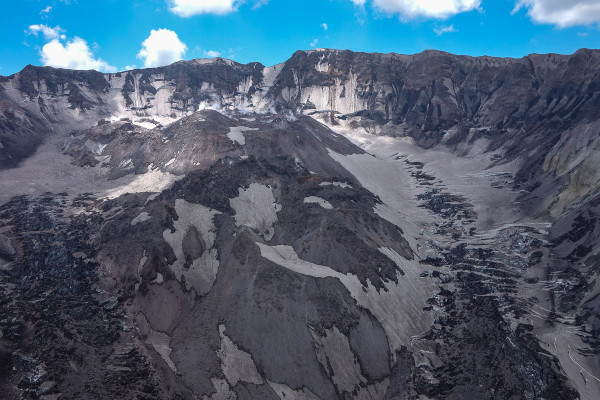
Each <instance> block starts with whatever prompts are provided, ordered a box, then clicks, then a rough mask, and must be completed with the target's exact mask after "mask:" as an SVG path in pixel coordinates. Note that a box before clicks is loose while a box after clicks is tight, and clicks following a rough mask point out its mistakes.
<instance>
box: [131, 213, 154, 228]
mask: <svg viewBox="0 0 600 400" xmlns="http://www.w3.org/2000/svg"><path fill="white" fill-rule="evenodd" d="M149 219H150V214H148V213H147V212H146V211H144V212H141V213H140V215H138V216H137V217H135V218H134V219H132V220H131V225H132V226H135V225H137V224H139V223H142V222H146V221H148V220H149Z"/></svg>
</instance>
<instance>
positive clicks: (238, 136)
mask: <svg viewBox="0 0 600 400" xmlns="http://www.w3.org/2000/svg"><path fill="white" fill-rule="evenodd" d="M257 130H258V128H246V127H244V126H234V127H231V128H229V133H228V134H227V137H228V138H229V140H231V141H232V142H233V143H237V144H239V145H241V146H243V145H245V144H246V137H245V136H244V132H248V131H257Z"/></svg>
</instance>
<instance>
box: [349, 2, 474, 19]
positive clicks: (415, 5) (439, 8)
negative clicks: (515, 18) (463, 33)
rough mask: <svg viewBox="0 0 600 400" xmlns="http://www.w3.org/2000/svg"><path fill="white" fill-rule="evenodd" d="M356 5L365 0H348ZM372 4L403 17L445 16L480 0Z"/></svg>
mask: <svg viewBox="0 0 600 400" xmlns="http://www.w3.org/2000/svg"><path fill="white" fill-rule="evenodd" d="M350 1H352V2H353V3H354V4H356V5H357V6H364V5H365V3H366V0H350ZM371 3H372V4H373V6H374V7H375V8H377V9H379V10H381V11H384V12H387V13H390V14H396V13H397V14H400V15H401V16H402V17H403V18H408V19H410V18H417V17H426V18H447V17H450V16H452V15H455V14H459V13H463V12H468V11H472V10H474V9H476V8H478V7H479V5H480V4H481V0H371Z"/></svg>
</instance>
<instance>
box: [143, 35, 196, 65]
mask: <svg viewBox="0 0 600 400" xmlns="http://www.w3.org/2000/svg"><path fill="white" fill-rule="evenodd" d="M186 51H187V46H186V45H185V43H183V42H182V41H181V40H179V37H178V36H177V34H176V33H175V32H173V31H171V30H169V29H157V30H154V29H152V31H150V36H148V38H147V39H146V40H144V41H143V42H142V49H141V50H140V52H139V53H138V55H137V57H138V58H140V59H142V60H144V66H145V67H161V66H163V65H167V64H172V63H174V62H175V61H179V60H181V59H182V58H183V55H184V54H185V52H186Z"/></svg>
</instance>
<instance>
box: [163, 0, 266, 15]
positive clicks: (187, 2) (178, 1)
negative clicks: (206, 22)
mask: <svg viewBox="0 0 600 400" xmlns="http://www.w3.org/2000/svg"><path fill="white" fill-rule="evenodd" d="M169 3H170V7H169V10H170V11H171V12H172V13H174V14H177V15H179V16H180V17H184V18H186V17H191V16H193V15H199V14H220V15H222V14H229V13H230V12H232V11H235V10H236V9H237V3H238V2H237V1H235V0H169ZM257 4H260V2H259V3H257Z"/></svg>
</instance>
